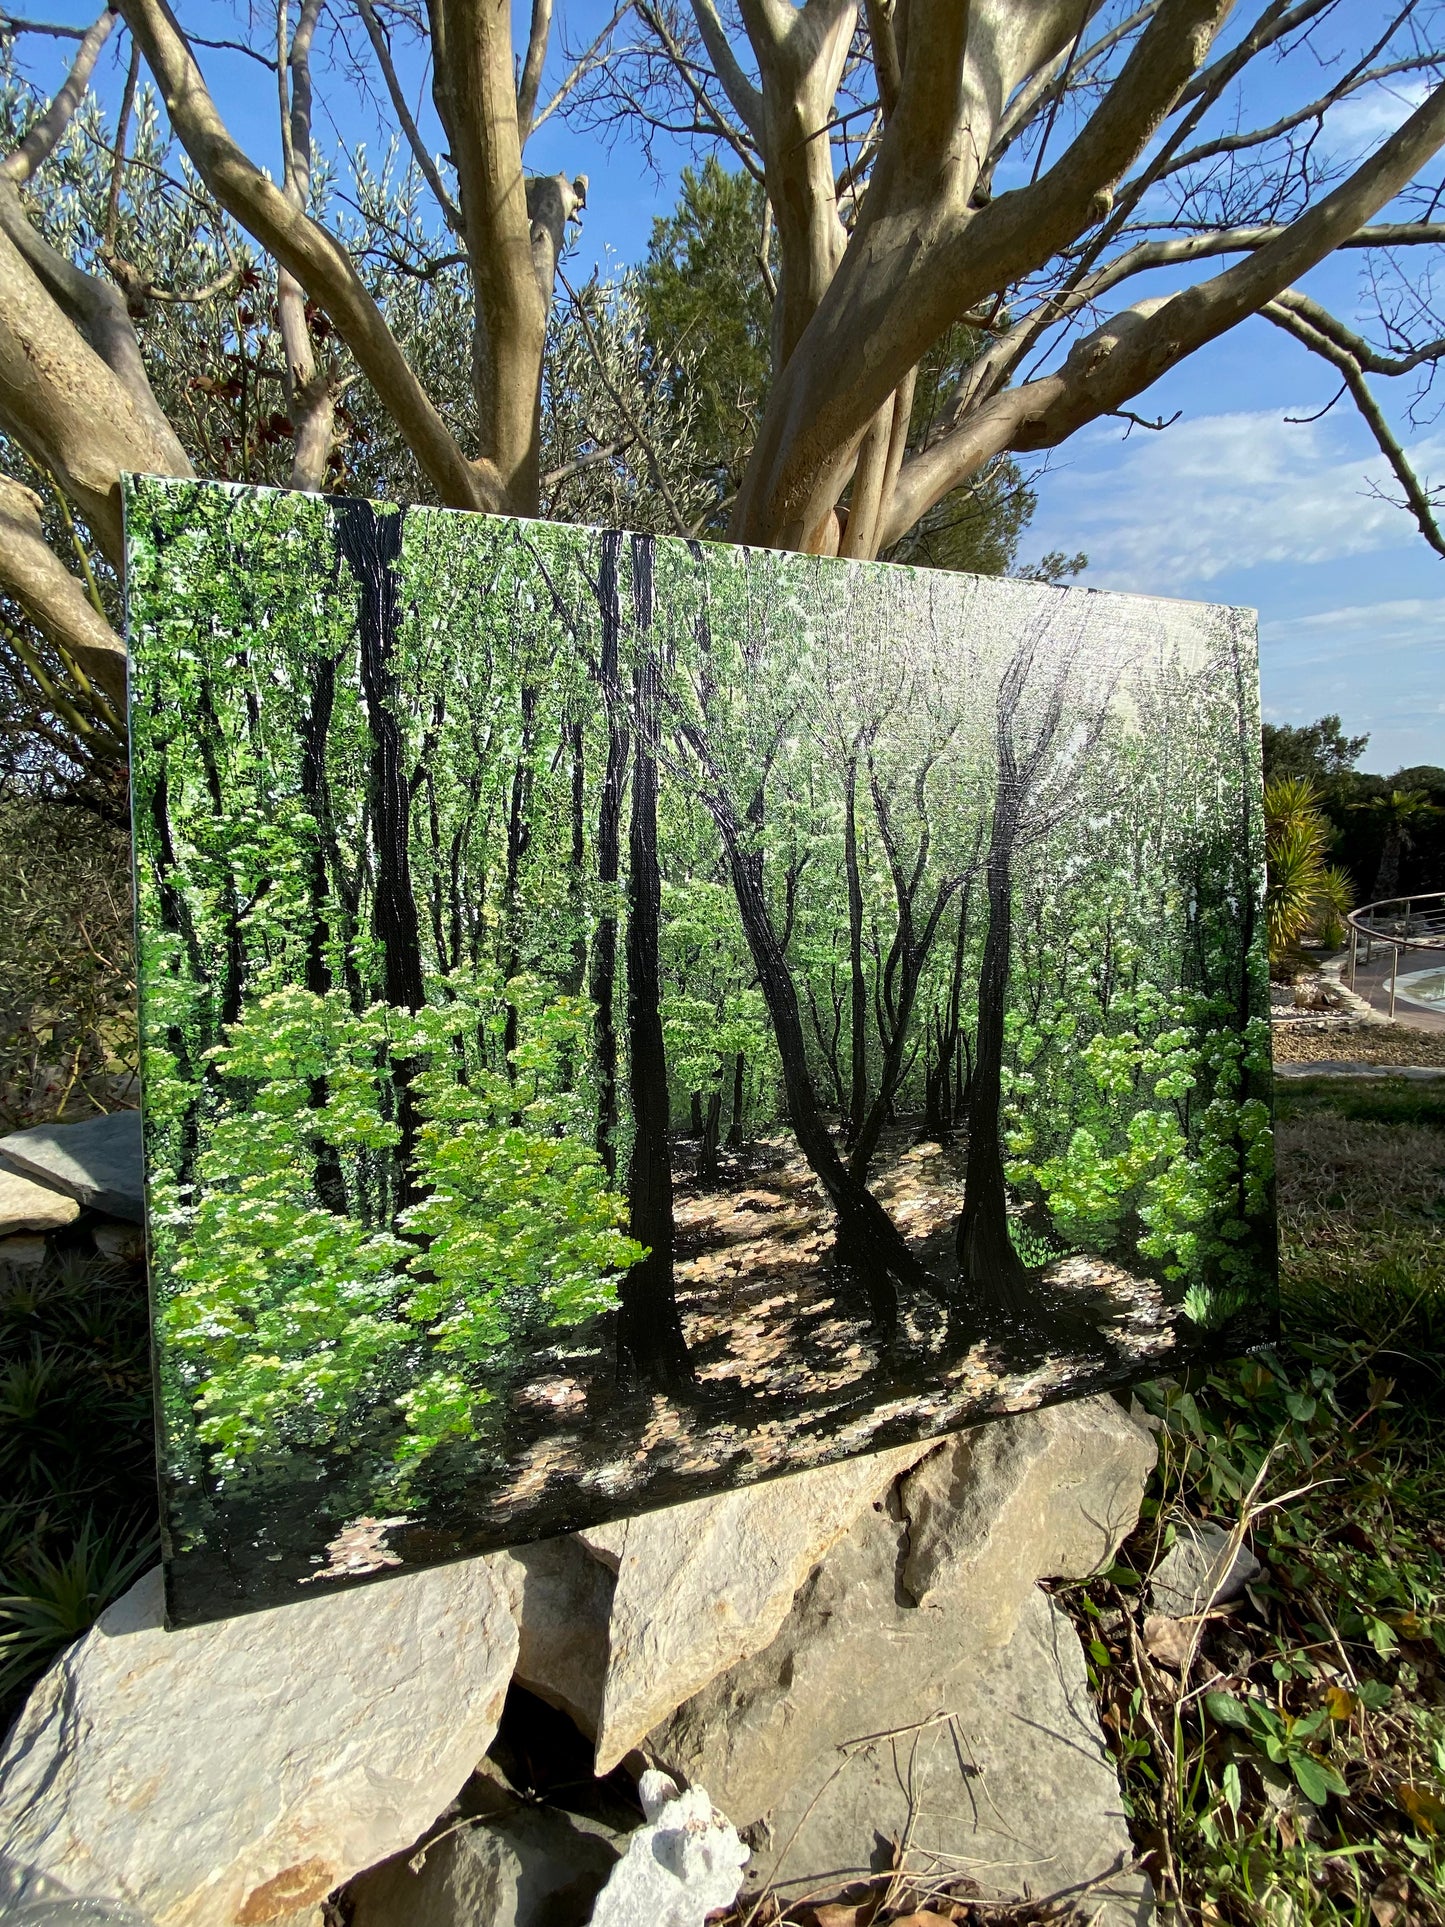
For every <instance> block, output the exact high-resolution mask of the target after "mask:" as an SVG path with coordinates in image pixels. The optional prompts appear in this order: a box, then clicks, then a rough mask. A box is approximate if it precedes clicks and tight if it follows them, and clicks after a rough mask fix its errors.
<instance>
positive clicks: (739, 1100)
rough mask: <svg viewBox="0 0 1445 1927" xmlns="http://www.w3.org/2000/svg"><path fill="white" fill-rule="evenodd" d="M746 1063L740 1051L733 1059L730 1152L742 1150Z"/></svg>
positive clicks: (729, 1128)
mask: <svg viewBox="0 0 1445 1927" xmlns="http://www.w3.org/2000/svg"><path fill="white" fill-rule="evenodd" d="M747 1068H748V1061H747V1059H746V1057H744V1055H743V1053H742V1052H741V1051H739V1052H738V1054H737V1056H736V1057H734V1059H733V1107H732V1110H731V1112H730V1113H729V1115H728V1136H727V1146H728V1149H729V1150H730V1151H741V1150H742V1148H743V1097H744V1094H745V1088H746V1078H747Z"/></svg>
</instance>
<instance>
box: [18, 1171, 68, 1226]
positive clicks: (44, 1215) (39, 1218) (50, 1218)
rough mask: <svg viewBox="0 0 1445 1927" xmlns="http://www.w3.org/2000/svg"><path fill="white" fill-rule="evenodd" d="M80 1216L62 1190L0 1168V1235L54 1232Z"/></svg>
mask: <svg viewBox="0 0 1445 1927" xmlns="http://www.w3.org/2000/svg"><path fill="white" fill-rule="evenodd" d="M79 1216H80V1206H79V1205H78V1204H77V1203H76V1201H75V1199H74V1198H71V1197H67V1196H66V1194H65V1193H64V1192H63V1191H52V1190H51V1188H50V1186H49V1185H48V1184H37V1183H36V1182H35V1180H34V1179H33V1178H23V1177H21V1175H20V1173H19V1172H18V1171H7V1170H5V1169H3V1168H0V1235H3V1234H5V1233H8V1232H11V1231H58V1230H59V1229H60V1227H61V1226H62V1225H65V1224H70V1223H71V1222H72V1221H73V1220H74V1219H76V1218H78V1217H79Z"/></svg>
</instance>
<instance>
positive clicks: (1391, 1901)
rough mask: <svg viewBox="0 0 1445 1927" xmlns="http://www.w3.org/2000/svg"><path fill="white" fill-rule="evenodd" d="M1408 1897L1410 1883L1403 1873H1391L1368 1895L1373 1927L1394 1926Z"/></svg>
mask: <svg viewBox="0 0 1445 1927" xmlns="http://www.w3.org/2000/svg"><path fill="white" fill-rule="evenodd" d="M1409 1899H1410V1883H1409V1881H1408V1880H1406V1878H1405V1876H1404V1875H1403V1874H1398V1873H1392V1874H1390V1875H1389V1877H1388V1878H1387V1879H1385V1880H1382V1881H1381V1882H1380V1884H1379V1886H1378V1887H1376V1889H1375V1891H1374V1892H1373V1893H1372V1894H1371V1895H1370V1912H1371V1913H1372V1914H1373V1915H1374V1918H1375V1927H1394V1922H1395V1921H1396V1920H1397V1919H1398V1918H1399V1915H1400V1912H1401V1910H1402V1909H1403V1908H1404V1907H1405V1906H1406V1905H1407V1904H1408V1902H1409Z"/></svg>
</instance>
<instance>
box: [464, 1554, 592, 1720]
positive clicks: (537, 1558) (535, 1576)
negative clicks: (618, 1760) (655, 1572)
mask: <svg viewBox="0 0 1445 1927" xmlns="http://www.w3.org/2000/svg"><path fill="white" fill-rule="evenodd" d="M489 1560H490V1563H491V1565H492V1566H493V1567H494V1569H495V1571H496V1573H497V1577H498V1579H499V1580H500V1581H501V1583H502V1584H503V1585H504V1586H505V1587H506V1588H507V1593H508V1596H509V1598H510V1600H511V1602H512V1615H513V1617H514V1618H515V1620H516V1621H517V1627H518V1632H519V1635H520V1639H521V1647H520V1650H519V1652H518V1654H517V1670H516V1673H515V1675H514V1677H515V1679H516V1681H517V1684H518V1685H519V1686H525V1687H526V1688H527V1690H528V1692H531V1693H535V1694H536V1695H537V1697H538V1698H539V1699H544V1700H546V1702H547V1704H548V1705H549V1706H555V1707H558V1708H560V1710H561V1711H562V1712H564V1713H565V1714H566V1715H567V1716H568V1718H569V1719H570V1720H572V1721H573V1722H574V1723H575V1724H576V1725H577V1726H579V1727H580V1728H581V1729H582V1731H583V1732H584V1733H585V1734H586V1735H587V1737H588V1738H589V1739H595V1738H596V1737H597V1729H598V1725H599V1723H600V1721H601V1718H602V1684H603V1680H604V1679H605V1677H606V1673H607V1626H608V1621H609V1619H610V1617H611V1612H612V1594H613V1588H614V1587H615V1585H616V1576H615V1575H614V1573H613V1572H612V1569H611V1568H610V1567H609V1566H605V1565H603V1564H601V1563H600V1561H598V1560H597V1559H595V1558H593V1557H592V1555H591V1554H590V1553H589V1552H588V1551H587V1549H586V1547H585V1546H583V1545H582V1544H581V1543H580V1542H579V1541H578V1540H577V1539H576V1538H572V1537H568V1538H563V1539H541V1540H538V1541H537V1542H536V1543H535V1544H534V1545H530V1546H518V1547H516V1548H515V1549H514V1550H513V1551H511V1552H495V1553H492V1554H490V1555H489Z"/></svg>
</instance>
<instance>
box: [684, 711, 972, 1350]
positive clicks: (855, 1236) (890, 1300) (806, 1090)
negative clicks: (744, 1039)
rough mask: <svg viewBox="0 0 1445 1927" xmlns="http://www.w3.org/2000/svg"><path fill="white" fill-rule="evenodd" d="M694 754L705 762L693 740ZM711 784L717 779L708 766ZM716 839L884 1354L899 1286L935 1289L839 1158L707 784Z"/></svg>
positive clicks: (796, 1108) (801, 1123) (801, 1129)
mask: <svg viewBox="0 0 1445 1927" xmlns="http://www.w3.org/2000/svg"><path fill="white" fill-rule="evenodd" d="M690 740H691V741H692V744H693V748H694V750H695V751H697V752H698V753H699V754H700V755H701V756H702V758H703V760H704V766H705V767H708V765H707V763H706V752H705V750H704V749H703V748H702V746H701V744H700V742H699V740H698V738H697V737H696V736H695V735H694V736H693V737H692V738H691V739H690ZM708 774H709V777H710V779H711V778H712V777H713V776H714V775H715V772H713V771H712V770H711V768H710V767H708ZM704 800H705V802H706V804H707V807H708V809H709V812H710V813H711V815H712V818H713V821H714V822H715V823H716V825H717V829H718V834H719V836H720V837H721V839H722V844H723V851H724V854H725V855H726V857H727V860H728V871H729V874H730V876H731V878H732V885H733V893H734V895H735V896H736V898H737V904H738V913H739V916H740V917H741V919H742V926H743V930H744V933H745V934H746V936H747V940H748V948H749V950H750V951H751V953H752V959H753V965H754V968H755V969H756V971H757V973H758V983H759V986H760V988H761V990H762V993H763V999H764V1001H765V1002H766V1004H767V1007H768V1015H769V1017H770V1018H771V1019H772V1025H773V1034H774V1037H775V1039H776V1041H777V1046H778V1054H779V1057H780V1058H781V1060H782V1067H783V1088H784V1091H785V1092H786V1095H787V1100H788V1121H789V1123H790V1125H791V1126H792V1130H793V1135H794V1137H795V1138H796V1139H797V1141H798V1148H799V1149H800V1150H801V1151H802V1153H803V1156H804V1157H805V1158H806V1159H807V1160H808V1163H809V1165H810V1166H811V1168H812V1170H813V1173H814V1175H815V1176H816V1177H817V1179H818V1182H819V1183H820V1184H821V1185H822V1187H823V1190H824V1192H825V1193H826V1195H827V1198H828V1202H829V1203H830V1204H831V1205H832V1207H833V1210H834V1211H835V1213H836V1214H837V1218H838V1250H839V1255H840V1257H842V1258H843V1260H844V1261H845V1263H847V1264H848V1265H850V1266H851V1267H852V1268H853V1269H854V1270H855V1271H856V1272H857V1273H858V1276H859V1277H860V1279H861V1280H862V1282H863V1285H864V1288H865V1290H866V1291H867V1293H868V1300H869V1305H870V1307H871V1309H872V1314H873V1324H874V1328H875V1330H876V1332H877V1334H878V1337H879V1340H880V1342H881V1344H882V1345H883V1347H884V1349H885V1350H891V1349H892V1347H893V1344H894V1341H895V1339H896V1336H897V1329H898V1295H897V1290H896V1285H897V1284H906V1285H913V1286H920V1287H922V1288H923V1289H924V1290H926V1291H928V1292H929V1293H931V1294H932V1295H934V1296H937V1295H938V1287H937V1285H936V1284H935V1282H934V1280H933V1278H932V1276H931V1275H930V1273H929V1272H928V1269H927V1267H926V1266H925V1265H923V1264H922V1263H921V1261H920V1260H919V1259H917V1258H916V1257H915V1256H914V1255H913V1253H912V1252H911V1251H910V1250H909V1248H908V1244H907V1242H906V1240H905V1239H904V1237H903V1235H902V1233H901V1232H900V1231H899V1229H898V1227H897V1225H895V1224H894V1222H893V1220H892V1219H891V1218H890V1217H889V1216H888V1213H887V1212H886V1211H885V1210H884V1209H883V1207H882V1205H881V1204H879V1202H878V1200H877V1199H876V1198H875V1197H874V1196H873V1194H872V1193H871V1192H870V1191H869V1190H868V1189H867V1187H866V1186H865V1185H862V1184H860V1183H858V1181H857V1180H856V1179H855V1178H853V1177H851V1176H850V1175H849V1172H848V1168H847V1166H846V1165H845V1164H844V1162H843V1160H842V1158H841V1157H840V1156H839V1155H838V1148H837V1146H836V1145H835V1144H834V1142H833V1136H832V1133H831V1132H830V1131H829V1129H828V1126H827V1123H826V1121H825V1119H824V1117H823V1112H822V1107H821V1105H820V1103H819V1101H818V1092H817V1089H816V1087H815V1085H814V1083H813V1078H812V1073H811V1072H810V1070H809V1068H808V1053H807V1045H806V1042H805V1040H804V1036H803V1022H802V1016H801V1013H800V1012H799V1009H798V993H797V990H796V988H795V986H794V984H793V978H792V972H791V971H790V970H789V969H788V964H787V959H786V958H785V957H784V955H783V952H782V946H781V945H780V943H779V942H778V935H777V932H776V931H775V930H774V928H773V921H772V917H771V915H770V914H769V911H768V906H767V899H766V897H765V895H764V891H763V875H762V856H761V854H760V853H759V852H758V851H757V850H756V849H753V848H751V847H749V842H750V839H746V838H745V832H744V830H743V827H742V825H741V824H740V823H739V822H738V819H737V814H736V812H735V810H734V809H733V808H732V805H731V802H730V800H729V798H728V797H727V795H726V793H725V791H724V790H723V787H722V785H721V784H720V783H719V782H716V781H713V780H710V781H709V783H708V785H707V794H706V796H705V798H704Z"/></svg>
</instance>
